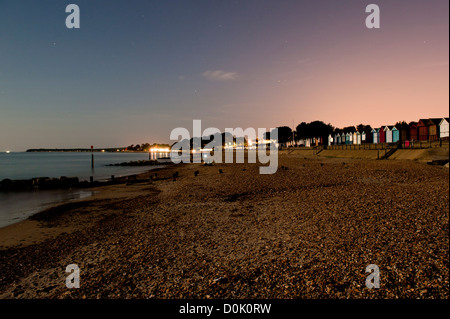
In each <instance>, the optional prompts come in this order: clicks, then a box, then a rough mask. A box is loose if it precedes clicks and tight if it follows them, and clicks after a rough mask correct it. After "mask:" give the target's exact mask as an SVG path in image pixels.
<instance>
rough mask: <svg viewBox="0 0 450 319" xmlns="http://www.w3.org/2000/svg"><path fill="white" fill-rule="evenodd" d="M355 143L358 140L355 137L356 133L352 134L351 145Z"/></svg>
mask: <svg viewBox="0 0 450 319" xmlns="http://www.w3.org/2000/svg"><path fill="white" fill-rule="evenodd" d="M356 142H358V139H357V137H356V132H353V134H352V144H356Z"/></svg>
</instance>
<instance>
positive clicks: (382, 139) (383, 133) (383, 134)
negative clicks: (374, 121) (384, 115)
mask: <svg viewBox="0 0 450 319" xmlns="http://www.w3.org/2000/svg"><path fill="white" fill-rule="evenodd" d="M385 127H386V126H382V127H380V130H379V131H378V132H379V133H380V136H379V139H378V141H379V142H380V143H386V131H385V130H384V128H385Z"/></svg>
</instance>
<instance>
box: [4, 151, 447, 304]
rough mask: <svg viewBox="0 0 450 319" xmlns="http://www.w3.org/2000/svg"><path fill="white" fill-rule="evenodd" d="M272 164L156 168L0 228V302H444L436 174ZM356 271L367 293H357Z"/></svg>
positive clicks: (442, 193)
mask: <svg viewBox="0 0 450 319" xmlns="http://www.w3.org/2000/svg"><path fill="white" fill-rule="evenodd" d="M279 166H280V168H279V170H278V172H277V173H276V174H274V175H259V174H258V166H257V165H256V164H217V165H214V166H204V165H201V164H186V165H182V166H180V165H177V166H173V167H168V168H166V169H162V170H159V171H158V172H157V179H156V180H154V181H149V176H150V174H154V173H148V174H146V175H145V176H141V178H142V179H147V181H145V182H141V183H136V184H133V185H128V186H127V185H125V184H121V185H114V186H107V187H102V188H97V189H96V190H99V192H98V193H96V194H95V195H94V196H93V197H90V198H89V200H86V201H77V202H73V203H69V204H65V205H62V206H58V207H56V208H52V209H51V210H48V211H45V212H42V213H39V214H37V215H34V216H33V217H32V218H31V219H29V220H26V221H24V222H21V223H18V224H15V225H12V226H9V227H5V228H1V229H0V243H1V247H0V249H1V250H0V297H1V298H448V296H449V291H448V289H449V265H448V260H449V230H448V225H449V224H448V223H449V193H448V192H449V171H448V168H444V167H441V166H430V165H426V164H424V163H419V162H414V161H400V160H399V161H376V160H352V159H337V158H317V157H316V158H313V157H304V156H299V155H295V154H291V155H283V154H280V158H279ZM281 167H284V168H281ZM219 169H220V170H222V172H223V173H220V172H219ZM197 170H198V171H199V174H198V176H196V177H195V175H194V172H195V171H197ZM174 172H178V173H179V177H178V178H177V180H176V181H173V178H172V176H173V173H174ZM69 264H77V265H78V266H79V267H80V274H81V278H80V284H81V287H80V288H79V289H67V288H66V286H65V279H66V276H67V275H68V274H67V273H65V268H66V266H67V265H69ZM369 264H376V265H378V266H379V268H380V284H381V287H380V289H372V290H369V289H368V288H366V287H365V279H366V277H367V275H368V273H366V272H365V269H366V267H367V266H368V265H369Z"/></svg>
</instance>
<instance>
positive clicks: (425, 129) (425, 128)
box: [417, 119, 433, 141]
mask: <svg viewBox="0 0 450 319" xmlns="http://www.w3.org/2000/svg"><path fill="white" fill-rule="evenodd" d="M432 124H433V122H431V121H430V120H427V119H420V120H419V122H418V123H417V135H418V136H417V137H418V139H419V141H428V137H429V127H430V125H432Z"/></svg>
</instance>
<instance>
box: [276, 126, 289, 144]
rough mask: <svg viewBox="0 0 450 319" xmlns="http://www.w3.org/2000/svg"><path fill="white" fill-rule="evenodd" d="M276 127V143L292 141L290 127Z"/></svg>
mask: <svg viewBox="0 0 450 319" xmlns="http://www.w3.org/2000/svg"><path fill="white" fill-rule="evenodd" d="M277 129H278V143H287V142H290V141H292V129H291V128H290V127H289V126H280V127H277Z"/></svg>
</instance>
